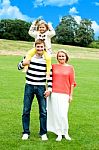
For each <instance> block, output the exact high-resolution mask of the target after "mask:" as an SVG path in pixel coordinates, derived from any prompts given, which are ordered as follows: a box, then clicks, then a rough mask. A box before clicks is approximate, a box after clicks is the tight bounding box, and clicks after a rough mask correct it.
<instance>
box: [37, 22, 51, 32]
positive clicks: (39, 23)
mask: <svg viewBox="0 0 99 150" xmlns="http://www.w3.org/2000/svg"><path fill="white" fill-rule="evenodd" d="M41 24H44V25H45V26H46V31H47V30H49V27H48V24H47V23H46V21H44V20H40V21H38V22H37V23H36V26H37V30H39V26H40V25H41Z"/></svg>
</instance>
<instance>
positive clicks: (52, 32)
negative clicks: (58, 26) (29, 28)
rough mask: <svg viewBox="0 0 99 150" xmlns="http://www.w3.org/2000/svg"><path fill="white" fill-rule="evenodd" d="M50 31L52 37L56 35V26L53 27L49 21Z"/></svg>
mask: <svg viewBox="0 0 99 150" xmlns="http://www.w3.org/2000/svg"><path fill="white" fill-rule="evenodd" d="M48 28H49V32H48V35H49V37H50V38H52V37H53V36H55V35H56V33H55V30H54V28H53V27H52V23H50V22H49V23H48Z"/></svg>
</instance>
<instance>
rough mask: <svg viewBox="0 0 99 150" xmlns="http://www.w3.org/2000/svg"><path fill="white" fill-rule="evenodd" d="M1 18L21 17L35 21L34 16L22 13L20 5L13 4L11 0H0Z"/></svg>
mask: <svg viewBox="0 0 99 150" xmlns="http://www.w3.org/2000/svg"><path fill="white" fill-rule="evenodd" d="M0 5H1V7H0V18H1V19H9V18H10V19H21V20H27V21H33V18H30V17H28V16H27V15H24V14H22V13H21V11H20V10H19V8H18V7H16V6H11V5H10V0H2V1H0Z"/></svg>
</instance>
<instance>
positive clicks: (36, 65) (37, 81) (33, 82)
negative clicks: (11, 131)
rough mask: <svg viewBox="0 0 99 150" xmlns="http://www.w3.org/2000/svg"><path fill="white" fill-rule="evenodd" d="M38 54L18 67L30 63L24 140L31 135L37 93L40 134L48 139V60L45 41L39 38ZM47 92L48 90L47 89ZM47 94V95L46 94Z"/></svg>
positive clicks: (26, 93) (24, 113) (49, 87)
mask: <svg viewBox="0 0 99 150" xmlns="http://www.w3.org/2000/svg"><path fill="white" fill-rule="evenodd" d="M35 49H36V55H35V56H34V57H32V59H31V61H30V62H29V61H28V62H26V61H25V60H24V61H22V62H20V63H19V65H18V69H19V70H20V69H22V68H24V66H25V65H27V64H29V67H28V71H27V73H26V85H25V91H24V106H23V114H22V124H23V136H22V140H27V139H28V138H29V135H30V130H29V125H30V111H31V106H32V101H33V99H34V95H36V97H37V100H38V104H39V115H40V117H39V118H40V135H41V139H42V140H48V138H47V135H46V133H47V127H46V125H47V111H46V97H47V94H45V91H46V60H44V57H43V51H44V50H45V43H44V41H43V40H40V39H39V40H37V41H36V42H35ZM47 90H48V95H49V93H50V91H51V90H52V82H51V77H50V80H49V81H48V89H47ZM46 92H47V91H46ZM44 94H45V95H44Z"/></svg>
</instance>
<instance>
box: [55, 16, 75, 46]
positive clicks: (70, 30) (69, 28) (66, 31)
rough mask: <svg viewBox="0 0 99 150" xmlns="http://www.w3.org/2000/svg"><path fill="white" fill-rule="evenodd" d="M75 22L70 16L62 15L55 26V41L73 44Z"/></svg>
mask: <svg viewBox="0 0 99 150" xmlns="http://www.w3.org/2000/svg"><path fill="white" fill-rule="evenodd" d="M76 29H77V23H76V21H75V19H74V18H73V17H72V16H70V15H69V16H64V17H63V18H62V20H61V22H60V24H59V25H58V26H57V27H56V37H55V38H56V42H57V43H60V44H70V45H73V43H74V37H75V31H76Z"/></svg>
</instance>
